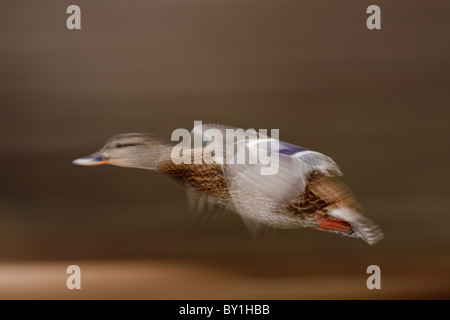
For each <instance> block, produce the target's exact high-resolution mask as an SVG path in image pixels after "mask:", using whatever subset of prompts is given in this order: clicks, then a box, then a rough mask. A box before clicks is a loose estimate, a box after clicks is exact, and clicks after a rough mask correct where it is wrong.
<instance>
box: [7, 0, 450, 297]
mask: <svg viewBox="0 0 450 320" xmlns="http://www.w3.org/2000/svg"><path fill="white" fill-rule="evenodd" d="M70 4H77V5H79V6H80V7H81V14H82V16H81V19H82V30H80V31H69V30H67V28H66V19H67V17H68V15H67V14H66V13H65V12H66V8H67V6H69V5H70ZM370 4H377V5H379V6H380V7H381V10H382V29H381V30H377V31H370V30H368V29H367V28H366V19H367V17H368V15H367V14H366V13H365V12H366V8H367V7H368V6H369V5H370ZM0 8H1V9H0V39H1V42H0V68H1V73H0V97H1V108H0V146H1V147H0V166H1V170H2V171H1V180H0V298H68V299H71V298H151V299H172V298H176V299H211V298H213V299H216V298H224V299H229V298H231V299H241V298H254V299H303V298H306V299H309V298H312V299H313V298H351V299H355V298H361V299H372V298H386V299H399V298H406V299H409V298H413V299H415V298H428V299H433V298H450V273H449V272H450V254H449V253H450V252H449V251H450V250H449V248H450V246H449V245H450V243H449V242H450V232H449V224H450V214H449V207H450V197H449V191H450V187H449V181H450V167H449V154H450V149H449V138H450V126H449V120H450V111H449V107H450V104H449V102H450V100H449V92H448V91H449V85H450V80H449V74H450V62H449V56H450V42H449V41H448V37H449V31H450V20H449V19H448V15H449V13H450V3H449V2H447V1H425V0H422V1H414V2H411V1H409V2H406V1H400V2H399V1H396V2H395V3H394V2H393V1H384V0H383V1H381V0H379V1H376V3H375V2H368V1H360V0H354V1H353V0H352V1H331V0H330V1H309V0H308V1H298V0H296V1H266V0H226V1H225V0H221V1H208V0H190V1H182V0H169V1H168V0H157V1H139V0H128V1H124V0H122V1H106V0H94V1H92V0H89V1H88V0H77V1H57V2H55V1H48V0H41V1H4V2H3V3H2V4H1V5H0ZM194 120H203V121H204V122H218V123H225V124H230V125H234V126H240V127H244V128H249V127H254V128H269V129H270V128H279V129H280V136H281V139H282V140H285V141H288V142H291V143H294V144H299V145H302V146H305V147H309V148H311V149H314V150H317V151H320V152H323V153H325V154H327V155H330V156H332V157H333V158H334V159H335V160H336V161H337V162H338V163H339V164H340V165H341V167H342V168H343V170H344V173H345V176H346V179H347V182H348V184H349V185H350V186H351V188H352V189H353V190H354V192H355V193H356V195H357V196H358V198H359V199H360V201H361V203H362V205H363V206H364V208H365V211H366V214H367V215H368V216H369V217H370V218H372V219H373V220H374V221H376V222H377V223H378V224H379V225H380V226H381V227H382V228H383V230H384V232H385V234H386V239H384V240H383V241H382V242H381V243H379V244H377V245H376V246H373V247H370V246H368V245H366V244H365V243H364V242H362V241H360V240H356V239H351V238H343V237H339V236H336V235H333V234H327V233H322V232H318V231H314V230H293V231H279V232H277V234H276V236H275V237H268V238H264V239H258V240H252V239H251V237H250V235H249V233H248V232H247V230H246V229H245V227H244V225H243V223H242V222H241V221H240V219H239V217H238V216H235V215H233V214H231V213H225V214H223V215H220V216H217V217H215V218H214V219H209V218H207V219H202V218H201V217H197V216H196V215H195V214H192V213H190V212H189V210H188V206H187V203H186V199H185V195H184V192H183V190H181V189H180V188H178V187H177V186H176V185H174V184H172V183H171V182H170V181H168V180H166V179H165V178H163V177H161V176H158V175H157V174H155V173H152V172H149V171H143V170H137V169H124V168H117V167H109V166H104V167H96V168H84V167H76V166H72V165H71V161H72V160H73V159H75V158H77V157H80V156H85V155H87V154H90V153H91V152H93V151H95V150H97V149H98V148H100V147H101V146H102V145H103V143H104V142H105V140H106V139H107V138H109V137H110V136H112V135H114V134H116V133H121V132H152V133H154V134H157V135H159V136H161V137H165V138H169V137H170V134H171V132H172V130H174V129H176V128H188V129H190V128H191V127H192V125H193V121H194ZM70 264H77V265H79V266H80V267H81V270H82V290H80V291H77V292H74V291H69V290H67V289H66V286H65V281H66V277H67V275H66V274H65V270H66V267H67V266H68V265H70ZM372 264H376V265H379V266H380V267H381V271H382V278H381V279H382V289H381V290H378V291H370V290H368V289H367V288H366V279H367V276H368V275H366V273H365V272H366V268H367V267H368V266H369V265H372Z"/></svg>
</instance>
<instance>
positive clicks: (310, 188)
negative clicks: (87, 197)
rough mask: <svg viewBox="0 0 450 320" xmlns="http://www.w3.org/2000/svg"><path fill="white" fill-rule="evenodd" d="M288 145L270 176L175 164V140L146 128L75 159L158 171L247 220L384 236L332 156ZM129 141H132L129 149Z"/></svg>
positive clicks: (370, 238)
mask: <svg viewBox="0 0 450 320" xmlns="http://www.w3.org/2000/svg"><path fill="white" fill-rule="evenodd" d="M209 127H217V128H221V129H222V128H223V127H224V126H221V125H217V126H214V125H209ZM284 146H287V147H286V148H290V149H292V148H294V150H295V151H296V153H295V154H294V153H292V155H293V156H292V155H291V154H290V152H285V150H287V149H285V150H282V149H281V148H280V150H279V152H280V157H281V160H280V161H279V164H280V172H279V173H278V174H277V175H274V176H268V177H264V176H259V175H256V174H255V168H254V167H255V166H249V165H245V164H244V165H227V164H220V163H212V164H207V163H205V162H204V161H200V163H180V164H175V163H174V161H173V160H172V158H171V156H170V152H171V150H172V147H173V146H171V145H167V144H164V143H161V142H158V141H157V140H155V139H154V138H152V137H149V136H148V135H143V134H125V135H118V136H116V137H113V138H112V139H110V140H109V141H108V142H107V144H106V145H105V147H104V148H103V149H101V150H100V151H99V152H97V153H95V154H93V155H92V156H90V157H87V158H83V159H78V160H76V161H74V163H75V164H80V165H96V164H106V163H108V164H113V165H119V166H127V167H137V168H143V169H151V170H154V171H157V172H159V173H161V174H162V175H164V176H166V177H168V178H170V179H172V180H174V181H175V182H177V183H179V184H180V185H182V186H183V187H185V188H186V189H187V190H188V191H190V192H193V193H194V194H196V195H197V196H199V197H201V198H203V199H206V200H207V201H208V202H209V203H212V204H216V205H219V206H221V207H224V208H226V209H228V210H231V211H234V212H237V213H238V214H239V215H241V217H242V218H243V219H244V221H246V222H251V223H253V224H256V225H258V224H263V225H267V226H271V227H274V228H282V229H293V228H302V227H309V228H315V229H318V230H322V231H328V232H335V233H339V234H342V235H346V236H351V237H359V238H362V239H363V240H365V241H366V242H367V243H369V244H374V243H375V242H377V241H378V240H380V239H381V238H382V237H383V234H382V232H381V230H380V229H379V228H378V227H377V226H376V225H375V224H374V223H372V222H371V221H370V220H369V219H367V218H365V217H364V216H362V215H361V214H360V213H359V212H360V208H359V205H358V203H357V202H356V201H355V199H354V197H353V196H352V195H351V193H350V192H349V191H348V189H347V188H346V186H345V185H344V184H343V182H342V181H341V180H340V178H339V177H337V176H336V175H339V173H340V171H339V169H338V167H337V166H336V165H335V163H334V161H332V160H331V158H328V157H326V156H324V155H322V154H320V153H316V152H311V151H309V150H307V149H304V148H300V147H295V146H293V145H289V144H284ZM126 147H130V148H129V150H128V151H126V149H127V148H126ZM282 147H283V146H282ZM118 149H119V150H118ZM298 150H301V151H298ZM303 150H306V151H303ZM196 151H198V149H192V150H191V152H192V157H194V155H195V154H198V152H197V153H196ZM302 153H304V155H302ZM116 154H117V155H116ZM200 154H202V153H201V152H200ZM286 155H288V156H286ZM305 156H307V157H305ZM92 159H95V160H92ZM293 159H294V162H292V160H293ZM292 163H294V166H292ZM303 163H304V164H305V165H303V166H300V167H299V164H300V165H302V164H303ZM292 171H295V172H292ZM299 171H300V173H299Z"/></svg>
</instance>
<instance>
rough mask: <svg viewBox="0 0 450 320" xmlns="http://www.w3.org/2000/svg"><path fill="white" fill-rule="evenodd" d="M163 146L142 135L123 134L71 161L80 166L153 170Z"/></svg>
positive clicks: (155, 140)
mask: <svg viewBox="0 0 450 320" xmlns="http://www.w3.org/2000/svg"><path fill="white" fill-rule="evenodd" d="M163 146H164V145H163V144H162V143H161V142H160V141H159V140H158V139H156V138H154V137H153V136H151V135H149V134H144V133H124V134H118V135H116V136H114V137H112V138H110V139H109V140H108V141H107V142H106V144H105V145H104V146H103V148H101V149H100V150H99V151H97V152H94V153H93V154H91V155H90V156H87V157H84V158H79V159H76V160H74V161H72V163H73V164H76V165H80V166H97V165H101V164H111V165H115V166H119V167H132V168H142V169H150V170H155V169H156V167H157V165H158V163H159V161H160V159H161V156H162V153H163Z"/></svg>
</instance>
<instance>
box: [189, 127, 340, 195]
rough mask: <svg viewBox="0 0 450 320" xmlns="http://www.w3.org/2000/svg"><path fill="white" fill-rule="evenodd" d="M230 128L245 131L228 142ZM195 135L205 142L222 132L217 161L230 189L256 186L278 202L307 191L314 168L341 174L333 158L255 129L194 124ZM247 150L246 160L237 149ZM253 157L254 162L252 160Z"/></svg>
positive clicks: (328, 172)
mask: <svg viewBox="0 0 450 320" xmlns="http://www.w3.org/2000/svg"><path fill="white" fill-rule="evenodd" d="M227 130H241V133H244V134H239V135H236V136H235V137H234V139H233V140H231V141H227V139H226V138H225V137H226V134H227V133H228V132H227ZM192 132H193V135H194V136H197V137H198V136H201V139H202V140H203V141H204V145H205V146H207V145H208V143H210V142H211V141H214V139H215V137H216V136H217V134H218V133H220V134H222V136H223V139H222V140H223V141H222V143H221V145H222V154H221V155H220V156H219V157H216V159H215V160H216V161H218V162H219V163H220V162H222V163H224V173H225V178H226V181H227V183H228V184H229V187H230V188H247V189H256V190H257V191H259V192H260V193H262V194H264V195H266V196H267V197H269V198H271V199H273V200H274V201H276V202H281V203H286V202H289V201H291V200H293V199H295V198H296V197H298V196H299V195H300V194H302V193H303V192H304V190H305V186H306V180H307V178H308V176H309V174H310V173H311V172H313V171H316V172H320V173H322V174H325V175H328V176H332V175H341V171H340V169H339V167H338V166H337V164H336V163H335V162H334V161H333V159H331V158H330V157H328V156H326V155H324V154H322V153H319V152H315V151H312V150H309V149H307V148H304V147H300V146H296V145H293V144H289V143H286V142H283V141H279V140H278V139H273V138H271V137H268V136H267V135H265V134H261V133H259V132H257V131H256V130H254V129H248V130H246V131H244V130H243V129H239V128H236V127H231V126H226V125H220V124H203V125H202V127H201V129H200V127H194V129H193V131H192ZM239 150H241V151H242V150H244V151H243V152H244V153H245V161H244V163H241V162H242V161H239V158H238V157H236V156H235V154H234V153H235V152H236V151H238V152H239ZM250 160H253V161H250Z"/></svg>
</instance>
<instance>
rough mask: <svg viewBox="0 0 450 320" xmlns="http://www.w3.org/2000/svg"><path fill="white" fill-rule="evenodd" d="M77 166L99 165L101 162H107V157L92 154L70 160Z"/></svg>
mask: <svg viewBox="0 0 450 320" xmlns="http://www.w3.org/2000/svg"><path fill="white" fill-rule="evenodd" d="M72 163H73V164H76V165H77V166H99V165H101V164H108V163H109V162H108V159H107V158H106V157H104V156H102V155H98V154H92V155H90V156H87V157H84V158H79V159H76V160H73V161H72Z"/></svg>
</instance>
